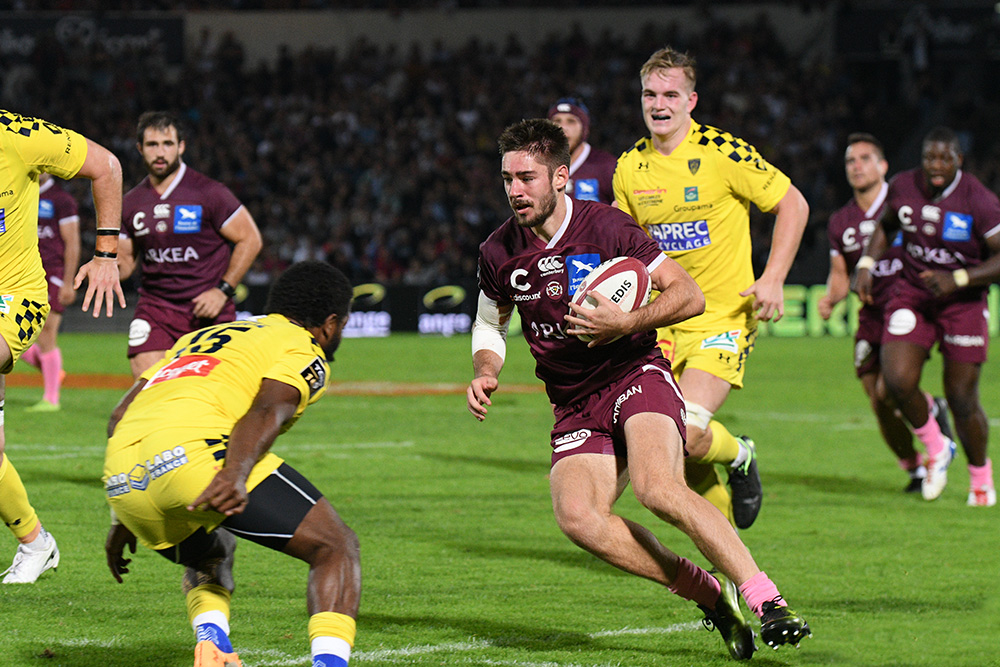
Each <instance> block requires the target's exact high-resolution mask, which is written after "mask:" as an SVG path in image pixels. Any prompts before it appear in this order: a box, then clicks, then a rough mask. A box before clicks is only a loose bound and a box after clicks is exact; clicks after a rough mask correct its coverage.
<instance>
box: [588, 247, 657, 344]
mask: <svg viewBox="0 0 1000 667" xmlns="http://www.w3.org/2000/svg"><path fill="white" fill-rule="evenodd" d="M651 287H652V284H651V281H650V279H649V271H647V270H646V265H645V264H643V263H642V262H640V261H639V260H637V259H635V258H634V257H615V258H614V259H609V260H608V261H606V262H604V263H602V264H600V265H599V266H598V267H597V268H596V269H594V270H593V271H591V272H590V273H588V274H587V277H586V278H584V279H583V282H582V283H580V287H578V288H577V290H576V293H575V294H573V299H572V302H573V303H575V304H576V305H578V306H580V307H581V308H590V309H594V308H596V307H597V299H595V298H594V297H592V296H587V293H588V292H598V293H600V294H603V295H604V296H606V297H608V298H609V299H611V301H613V302H614V303H616V304H618V307H619V308H621V309H622V311H624V312H626V313H630V312H632V311H633V310H635V309H636V308H640V307H642V306H645V305H646V304H647V303H648V302H649V291H650V289H651ZM577 338H579V339H580V340H582V341H585V342H590V341H592V340H594V336H591V335H589V334H580V335H578V336H577ZM618 338H621V336H618V337H617V338H614V339H613V340H618ZM608 342H611V341H608Z"/></svg>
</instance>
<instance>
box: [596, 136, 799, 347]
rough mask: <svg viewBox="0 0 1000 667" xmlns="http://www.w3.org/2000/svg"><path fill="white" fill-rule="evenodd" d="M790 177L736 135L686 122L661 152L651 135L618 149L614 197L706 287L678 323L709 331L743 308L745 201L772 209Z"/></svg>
mask: <svg viewBox="0 0 1000 667" xmlns="http://www.w3.org/2000/svg"><path fill="white" fill-rule="evenodd" d="M790 185H791V181H790V180H789V178H788V177H787V176H786V175H785V174H783V173H782V172H781V171H780V170H778V169H776V168H775V167H773V166H772V165H770V164H768V163H767V161H766V160H764V158H763V157H761V155H760V154H759V153H758V152H757V150H756V149H755V148H754V147H753V146H751V145H749V144H748V143H746V142H745V141H743V140H742V139H739V138H737V137H734V136H733V135H731V134H729V133H728V132H723V131H722V130H719V129H717V128H714V127H711V126H708V125H700V124H698V123H696V122H694V121H693V120H692V122H691V128H690V129H689V130H688V134H687V137H685V139H684V141H683V142H681V144H680V145H679V146H678V147H677V148H676V149H675V150H674V152H673V153H671V154H670V155H669V156H668V155H663V154H662V153H660V152H659V151H657V150H656V149H655V148H653V142H652V140H651V139H649V138H645V139H641V140H640V141H638V142H637V143H636V144H635V145H634V146H632V148H630V149H628V150H627V151H625V152H624V153H622V155H621V157H619V158H618V166H617V167H616V169H615V177H614V190H615V200H616V201H617V202H618V205H619V206H620V207H621V209H622V210H623V211H625V212H626V213H628V214H629V215H631V216H632V217H633V218H634V219H635V220H636V222H638V223H639V225H640V226H642V228H643V229H645V230H646V233H647V234H649V235H650V237H652V238H653V240H655V241H656V242H657V243H658V244H659V245H660V249H661V250H663V251H664V252H665V253H666V254H667V255H669V256H670V257H671V258H673V259H674V260H676V261H677V262H678V263H679V264H680V265H681V266H682V267H684V269H685V270H686V271H687V272H688V273H689V274H690V275H691V277H692V278H694V279H695V282H697V283H698V286H699V287H701V290H702V291H703V292H704V293H705V312H704V313H703V314H702V315H699V316H698V317H694V318H692V319H690V320H687V321H685V322H681V323H680V324H678V325H676V328H678V329H699V330H700V329H711V328H713V327H715V326H716V325H717V324H719V323H721V322H731V321H732V320H733V319H734V318H736V317H739V314H740V313H749V312H750V311H751V306H752V303H753V298H752V297H751V298H746V297H741V296H740V292H741V291H743V290H745V289H746V288H748V287H750V285H752V284H753V282H754V274H753V263H752V258H751V243H750V202H753V203H754V204H756V205H757V207H758V208H760V209H761V210H762V211H770V210H771V209H772V208H774V207H775V206H776V205H777V204H778V202H779V201H781V198H782V197H784V196H785V193H786V192H788V188H789V186H790Z"/></svg>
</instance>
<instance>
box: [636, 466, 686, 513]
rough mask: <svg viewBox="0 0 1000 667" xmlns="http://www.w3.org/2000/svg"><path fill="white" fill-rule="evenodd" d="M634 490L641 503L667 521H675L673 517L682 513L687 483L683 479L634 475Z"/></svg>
mask: <svg viewBox="0 0 1000 667" xmlns="http://www.w3.org/2000/svg"><path fill="white" fill-rule="evenodd" d="M632 491H633V493H635V498H636V500H638V501H639V504H640V505H642V506H643V507H645V508H646V509H648V510H649V511H651V512H653V513H654V514H656V515H657V516H659V517H661V518H663V519H664V520H666V521H667V522H669V523H673V522H674V521H673V518H674V517H677V516H679V515H680V513H681V512H680V509H681V505H682V504H683V502H684V498H683V496H684V492H685V491H687V485H686V484H684V482H683V480H681V481H678V480H674V479H669V478H668V479H664V478H662V477H652V476H648V477H643V476H633V478H632Z"/></svg>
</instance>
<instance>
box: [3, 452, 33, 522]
mask: <svg viewBox="0 0 1000 667" xmlns="http://www.w3.org/2000/svg"><path fill="white" fill-rule="evenodd" d="M0 519H3V522H4V523H5V524H6V525H7V527H8V528H10V529H11V531H12V532H13V533H14V537H16V538H18V539H21V538H23V537H27V536H28V535H30V534H31V531H33V530H34V529H35V526H37V525H38V516H37V515H36V514H35V509H34V508H33V507H32V506H31V503H30V502H28V492H27V491H26V490H25V488H24V484H22V483H21V476H20V475H18V474H17V470H15V469H14V464H12V463H11V462H10V457H8V456H6V455H4V456H3V462H2V463H0Z"/></svg>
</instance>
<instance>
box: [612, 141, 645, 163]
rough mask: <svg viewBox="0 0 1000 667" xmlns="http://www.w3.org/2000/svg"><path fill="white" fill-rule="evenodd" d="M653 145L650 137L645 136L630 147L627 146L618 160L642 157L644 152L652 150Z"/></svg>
mask: <svg viewBox="0 0 1000 667" xmlns="http://www.w3.org/2000/svg"><path fill="white" fill-rule="evenodd" d="M652 147H653V142H652V141H651V140H650V138H649V137H643V138H642V139H640V140H639V141H637V142H635V143H634V144H632V145H631V146H629V147H628V148H626V149H625V150H624V151H623V152H622V154H621V155H620V156H618V161H619V162H623V161H627V160H637V159H641V158H640V156H641V155H642V153H645V152H646V151H648V150H651V149H652Z"/></svg>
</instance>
